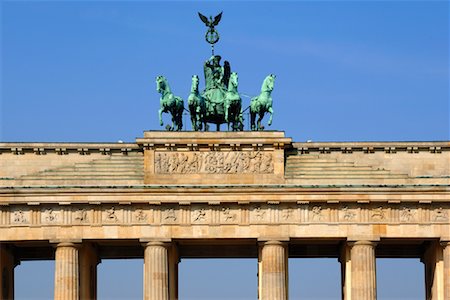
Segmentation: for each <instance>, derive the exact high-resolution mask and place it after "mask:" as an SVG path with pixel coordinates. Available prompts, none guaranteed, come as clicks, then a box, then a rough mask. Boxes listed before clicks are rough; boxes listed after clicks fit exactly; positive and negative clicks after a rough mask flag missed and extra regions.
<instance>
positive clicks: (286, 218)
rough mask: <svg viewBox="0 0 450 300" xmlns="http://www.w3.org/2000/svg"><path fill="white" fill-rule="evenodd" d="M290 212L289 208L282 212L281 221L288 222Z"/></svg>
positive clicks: (291, 210)
mask: <svg viewBox="0 0 450 300" xmlns="http://www.w3.org/2000/svg"><path fill="white" fill-rule="evenodd" d="M292 212H293V209H292V208H290V207H289V208H288V209H285V210H283V214H282V215H281V217H282V218H283V220H285V221H288V220H289V219H290V218H291V216H292Z"/></svg>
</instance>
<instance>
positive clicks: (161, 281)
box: [144, 242, 169, 300]
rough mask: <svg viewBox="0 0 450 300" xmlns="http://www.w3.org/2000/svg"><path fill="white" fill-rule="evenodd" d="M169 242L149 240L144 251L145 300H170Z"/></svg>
mask: <svg viewBox="0 0 450 300" xmlns="http://www.w3.org/2000/svg"><path fill="white" fill-rule="evenodd" d="M168 246H169V244H167V243H162V242H149V243H147V244H146V245H145V251H144V300H169V258H168Z"/></svg>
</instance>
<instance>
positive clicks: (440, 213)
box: [434, 207, 448, 222]
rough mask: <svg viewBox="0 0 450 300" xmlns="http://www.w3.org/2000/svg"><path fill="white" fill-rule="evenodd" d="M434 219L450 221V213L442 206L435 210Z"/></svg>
mask: <svg viewBox="0 0 450 300" xmlns="http://www.w3.org/2000/svg"><path fill="white" fill-rule="evenodd" d="M434 221H436V222H443V221H448V214H447V212H446V211H445V210H443V209H442V207H439V208H438V209H436V211H435V212H434Z"/></svg>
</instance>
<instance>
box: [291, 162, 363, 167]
mask: <svg viewBox="0 0 450 300" xmlns="http://www.w3.org/2000/svg"><path fill="white" fill-rule="evenodd" d="M314 165H317V166H327V165H329V166H343V167H352V166H354V165H355V164H354V163H352V162H330V161H326V162H321V161H310V162H309V161H308V162H299V161H288V162H286V166H314Z"/></svg>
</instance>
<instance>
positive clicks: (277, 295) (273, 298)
mask: <svg viewBox="0 0 450 300" xmlns="http://www.w3.org/2000/svg"><path fill="white" fill-rule="evenodd" d="M260 255H261V258H260V260H261V268H260V271H261V274H260V275H259V276H261V280H260V283H261V287H260V289H259V290H260V293H261V295H260V299H261V300H286V299H287V295H288V266H287V259H288V258H287V249H286V244H285V243H283V242H279V241H268V242H264V243H262V245H261V252H260Z"/></svg>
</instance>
